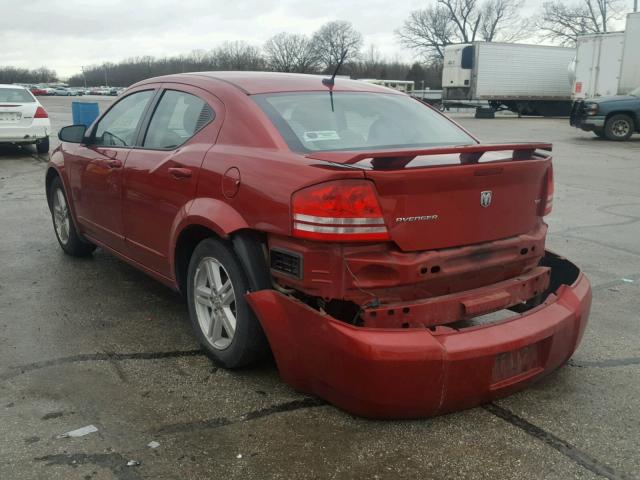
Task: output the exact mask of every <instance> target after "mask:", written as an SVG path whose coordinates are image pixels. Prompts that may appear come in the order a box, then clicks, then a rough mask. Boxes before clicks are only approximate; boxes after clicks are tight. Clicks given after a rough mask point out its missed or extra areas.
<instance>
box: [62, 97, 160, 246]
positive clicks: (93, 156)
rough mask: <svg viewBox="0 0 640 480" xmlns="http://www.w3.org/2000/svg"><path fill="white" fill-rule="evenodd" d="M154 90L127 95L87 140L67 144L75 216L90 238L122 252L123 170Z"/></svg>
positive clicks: (93, 130) (102, 119)
mask: <svg viewBox="0 0 640 480" xmlns="http://www.w3.org/2000/svg"><path fill="white" fill-rule="evenodd" d="M155 92H156V90H154V89H147V90H142V91H137V92H134V93H132V94H130V95H127V96H126V97H124V98H123V99H122V100H119V101H118V102H117V103H115V104H114V105H113V106H112V107H111V108H110V109H109V110H108V111H107V112H106V113H105V114H104V116H103V117H102V118H101V119H100V120H98V122H97V124H96V125H94V127H93V128H92V131H91V132H90V134H89V136H88V139H87V141H86V143H84V144H80V145H69V146H66V148H67V152H66V153H67V155H66V158H67V159H68V160H67V168H68V170H69V182H70V185H71V195H72V198H73V205H74V208H75V215H76V219H77V221H78V223H79V224H80V227H81V229H82V232H83V233H84V234H86V235H87V236H88V237H90V238H92V239H94V240H96V241H98V242H100V243H103V244H105V245H106V246H108V247H110V248H113V249H114V250H118V251H122V250H123V248H124V229H123V224H122V172H123V167H124V164H125V161H126V159H127V156H128V155H129V152H130V151H131V147H132V146H134V145H135V142H136V140H137V138H138V134H139V129H140V126H141V123H142V119H143V118H144V114H145V112H146V110H147V108H148V107H149V106H150V105H151V100H152V98H153V96H154V94H155Z"/></svg>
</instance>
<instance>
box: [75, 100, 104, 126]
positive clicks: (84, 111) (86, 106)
mask: <svg viewBox="0 0 640 480" xmlns="http://www.w3.org/2000/svg"><path fill="white" fill-rule="evenodd" d="M71 115H72V116H73V124H74V125H86V126H87V127H89V125H91V124H92V123H93V122H94V121H95V119H96V118H98V116H99V115H100V107H99V106H98V104H97V103H96V102H71Z"/></svg>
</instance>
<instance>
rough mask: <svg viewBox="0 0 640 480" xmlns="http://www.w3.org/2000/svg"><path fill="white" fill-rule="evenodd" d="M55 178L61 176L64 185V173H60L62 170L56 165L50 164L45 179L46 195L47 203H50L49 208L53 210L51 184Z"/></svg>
mask: <svg viewBox="0 0 640 480" xmlns="http://www.w3.org/2000/svg"><path fill="white" fill-rule="evenodd" d="M55 178H60V181H61V182H62V184H63V185H64V179H63V178H62V175H60V172H58V170H57V169H56V168H55V167H52V166H50V167H49V168H47V173H46V175H45V179H44V188H45V195H46V197H47V205H49V210H51V184H52V183H53V180H54V179H55Z"/></svg>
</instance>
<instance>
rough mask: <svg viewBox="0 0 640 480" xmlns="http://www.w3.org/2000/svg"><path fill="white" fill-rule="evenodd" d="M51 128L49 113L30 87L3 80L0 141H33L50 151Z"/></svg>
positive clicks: (28, 142)
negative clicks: (5, 82)
mask: <svg viewBox="0 0 640 480" xmlns="http://www.w3.org/2000/svg"><path fill="white" fill-rule="evenodd" d="M50 132H51V121H50V120H49V115H48V114H47V112H46V110H45V109H44V107H43V106H42V105H41V104H40V102H39V101H38V100H37V99H36V97H34V96H33V95H32V94H31V92H30V91H29V90H27V89H26V88H24V87H21V86H19V85H1V84H0V144H2V143H14V144H17V145H26V144H34V145H35V146H36V150H37V151H38V153H47V152H48V151H49V133H50Z"/></svg>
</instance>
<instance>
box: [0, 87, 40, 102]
mask: <svg viewBox="0 0 640 480" xmlns="http://www.w3.org/2000/svg"><path fill="white" fill-rule="evenodd" d="M35 101H36V99H35V98H33V96H32V95H31V94H30V93H29V92H27V91H26V90H25V89H24V88H0V102H11V103H33V102H35Z"/></svg>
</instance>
